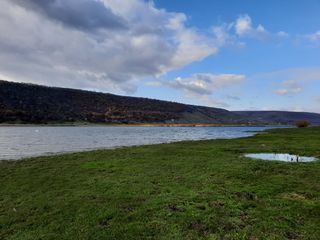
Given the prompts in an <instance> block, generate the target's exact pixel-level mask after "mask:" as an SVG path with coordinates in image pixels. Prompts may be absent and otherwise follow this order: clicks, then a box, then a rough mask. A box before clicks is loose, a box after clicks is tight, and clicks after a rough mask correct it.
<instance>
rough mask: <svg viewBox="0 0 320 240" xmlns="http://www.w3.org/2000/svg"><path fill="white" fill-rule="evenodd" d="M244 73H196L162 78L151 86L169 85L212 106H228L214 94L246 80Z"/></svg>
mask: <svg viewBox="0 0 320 240" xmlns="http://www.w3.org/2000/svg"><path fill="white" fill-rule="evenodd" d="M245 79H246V77H245V76H244V75H238V74H212V73H196V74H193V75H191V76H190V77H187V78H182V77H177V78H175V79H174V80H170V81H168V80H160V81H157V82H152V83H150V84H148V85H149V86H155V87H158V86H167V87H170V88H173V89H176V90H178V91H181V92H183V93H184V94H185V96H186V97H187V98H192V99H195V100H196V101H197V102H201V103H202V104H206V105H208V106H212V107H226V106H227V104H226V103H224V102H223V101H221V100H218V99H216V98H214V97H213V96H212V94H213V93H214V92H215V91H218V90H220V89H224V88H229V87H232V86H235V85H238V84H241V83H243V82H244V81H245Z"/></svg>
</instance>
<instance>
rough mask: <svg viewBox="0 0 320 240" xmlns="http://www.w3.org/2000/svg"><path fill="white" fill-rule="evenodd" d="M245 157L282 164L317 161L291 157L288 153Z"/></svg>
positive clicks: (254, 154)
mask: <svg viewBox="0 0 320 240" xmlns="http://www.w3.org/2000/svg"><path fill="white" fill-rule="evenodd" d="M245 156H246V157H248V158H253V159H260V160H271V161H283V162H313V161H316V160H318V159H317V158H315V157H305V156H299V155H292V154H288V153H250V154H245Z"/></svg>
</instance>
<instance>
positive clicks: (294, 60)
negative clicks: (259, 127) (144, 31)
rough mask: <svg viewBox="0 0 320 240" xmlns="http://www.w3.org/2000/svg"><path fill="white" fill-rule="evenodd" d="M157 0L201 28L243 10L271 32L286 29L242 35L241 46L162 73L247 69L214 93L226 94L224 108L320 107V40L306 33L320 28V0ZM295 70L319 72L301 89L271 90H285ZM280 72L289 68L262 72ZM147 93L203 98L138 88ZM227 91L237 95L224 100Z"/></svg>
mask: <svg viewBox="0 0 320 240" xmlns="http://www.w3.org/2000/svg"><path fill="white" fill-rule="evenodd" d="M155 4H156V6H157V7H160V8H165V9H167V10H169V11H177V12H183V13H185V14H186V15H187V16H188V24H189V25H190V26H193V27H197V28H198V29H199V30H200V31H204V32H205V31H207V30H208V29H210V28H211V27H212V26H218V25H221V24H223V23H230V22H232V21H235V19H237V18H238V17H239V16H241V15H244V14H247V15H248V16H250V18H251V19H252V21H253V23H254V24H256V25H257V24H262V25H263V26H264V27H265V28H266V29H267V30H268V31H269V32H272V33H277V32H280V31H283V32H286V33H287V34H288V36H286V37H283V38H276V37H270V39H264V40H257V39H242V41H243V42H245V46H244V47H241V48H238V47H235V46H226V47H224V48H222V49H220V51H219V53H218V54H216V55H213V56H209V57H208V58H206V59H204V60H203V61H200V62H195V63H192V64H190V65H188V66H186V67H183V68H182V69H179V70H176V71H172V72H170V73H168V74H167V76H166V78H168V79H172V78H175V77H177V76H189V75H191V74H192V73H194V72H206V73H207V72H208V73H210V72H214V73H235V74H245V75H246V76H247V79H246V82H245V83H244V84H243V85H242V86H238V87H236V88H235V89H224V90H220V91H218V92H216V93H213V95H216V96H217V97H218V98H221V99H223V98H225V97H226V99H225V101H226V102H227V103H228V104H227V106H226V108H228V109H232V110H241V109H249V110H250V109H265V110H268V109H279V110H283V109H285V110H297V111H300V110H301V111H317V112H319V111H320V107H318V106H319V105H320V102H319V101H318V100H319V99H318V96H319V95H320V75H319V71H320V45H319V42H318V43H310V42H309V41H307V40H306V39H305V38H304V36H307V35H309V34H311V33H315V32H317V31H318V30H319V29H320V17H319V12H320V2H319V1H316V0H315V1H303V2H302V1H297V0H293V1H291V0H288V1H281V2H279V1H236V0H233V1H230V0H229V1H209V0H207V1H201V2H199V1H184V2H183V3H182V1H179V0H158V1H155ZM296 69H301V70H304V69H305V70H306V71H307V70H308V69H309V70H310V71H315V72H318V77H317V79H318V80H315V81H312V82H302V83H300V85H301V87H303V88H304V89H303V90H301V92H299V93H292V94H290V93H288V94H275V92H274V91H276V90H277V89H281V88H284V89H285V87H284V86H283V82H284V81H287V80H290V77H292V76H291V75H292V74H290V71H295V70H296ZM281 71H288V74H279V76H277V74H274V75H275V76H270V77H262V75H268V74H270V75H272V73H273V72H281ZM306 80H307V79H306ZM163 92H165V93H163ZM144 93H146V94H144ZM148 94H149V95H150V94H152V96H154V97H155V98H162V99H168V98H169V99H172V100H175V99H178V100H179V101H184V102H188V103H197V104H201V101H199V102H198V101H196V100H195V99H191V100H186V99H185V98H184V96H181V95H180V96H179V95H178V96H177V93H176V91H172V90H170V89H168V88H167V89H165V88H164V89H162V91H161V92H158V90H156V91H154V89H150V88H141V90H140V91H138V92H137V95H144V96H148ZM228 95H234V96H237V97H238V99H230V98H229V99H228ZM229 97H230V96H229Z"/></svg>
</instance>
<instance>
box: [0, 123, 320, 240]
mask: <svg viewBox="0 0 320 240" xmlns="http://www.w3.org/2000/svg"><path fill="white" fill-rule="evenodd" d="M250 152H284V153H293V154H300V155H306V156H315V157H320V128H319V127H318V128H306V129H275V130H268V131H267V133H263V134H258V135H256V136H254V137H249V138H240V139H232V140H213V141H197V142H180V143H172V144H160V145H153V146H140V147H130V148H121V149H115V150H103V151H101V150H100V151H92V152H85V153H75V154H68V155H61V156H50V157H38V158H33V159H28V160H25V161H16V162H5V161H3V162H0V184H1V188H0V239H23V240H26V239H32V240H35V239H59V240H62V239H68V240H69V239H250V240H254V239H275V240H278V239H319V238H320V161H318V162H313V163H284V162H276V161H274V162H272V161H261V160H250V159H246V158H244V157H243V154H244V153H250Z"/></svg>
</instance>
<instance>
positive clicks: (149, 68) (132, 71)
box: [0, 0, 218, 92]
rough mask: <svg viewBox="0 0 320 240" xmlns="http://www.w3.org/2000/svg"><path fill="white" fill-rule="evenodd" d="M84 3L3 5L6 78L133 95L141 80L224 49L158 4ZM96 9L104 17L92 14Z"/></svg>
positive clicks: (0, 63) (1, 59) (2, 70)
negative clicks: (157, 6)
mask: <svg viewBox="0 0 320 240" xmlns="http://www.w3.org/2000/svg"><path fill="white" fill-rule="evenodd" d="M22 3H23V4H22ZM78 3H79V2H78V1H75V0H65V1H62V0H52V1H50V3H49V2H48V4H43V3H42V2H41V4H40V2H39V1H37V2H36V1H35V0H26V1H22V0H13V1H10V0H2V1H1V2H0V31H1V35H0V51H1V55H0V74H1V75H4V76H7V77H8V80H13V81H22V82H33V83H39V84H47V85H55V86H64V87H76V88H89V89H100V90H104V91H111V92H118V91H125V92H134V91H135V89H136V82H137V81H138V80H141V79H143V78H147V77H152V76H158V75H161V74H164V73H166V72H168V71H170V70H174V69H177V68H180V67H183V66H185V65H187V64H190V63H192V62H194V61H200V60H202V59H203V58H205V57H207V56H210V55H212V54H215V53H216V52H217V51H218V48H217V47H216V44H215V41H214V39H213V36H208V35H203V34H200V33H199V32H197V30H196V29H193V28H189V27H187V26H186V21H187V17H186V16H185V15H184V14H181V13H172V12H168V11H166V10H163V9H157V8H156V7H155V6H154V5H153V4H152V2H151V3H150V2H145V1H142V0H126V1H119V0H81V3H82V4H78ZM101 3H102V4H101ZM30 4H31V5H30ZM35 4H38V5H35ZM50 4H52V6H51V5H50ZM40 5H41V6H40ZM30 6H36V7H34V8H33V7H30ZM57 6H59V7H57ZM97 8H99V9H100V13H101V14H100V15H99V16H96V15H95V14H92V11H91V10H92V9H93V10H95V12H96V11H97ZM57 9H58V10H61V11H58V10H57ZM77 13H83V19H82V18H80V17H79V16H78V15H76V14H77ZM70 16H75V18H68V17H70ZM81 17H82V16H81Z"/></svg>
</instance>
